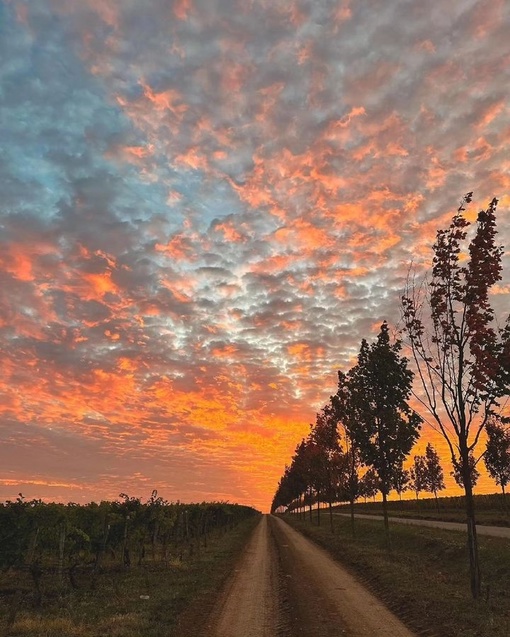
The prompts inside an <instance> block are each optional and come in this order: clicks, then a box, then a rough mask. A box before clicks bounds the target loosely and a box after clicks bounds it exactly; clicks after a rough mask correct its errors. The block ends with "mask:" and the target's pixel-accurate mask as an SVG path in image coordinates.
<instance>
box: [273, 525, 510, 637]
mask: <svg viewBox="0 0 510 637" xmlns="http://www.w3.org/2000/svg"><path fill="white" fill-rule="evenodd" d="M284 519H285V520H286V521H287V522H289V523H290V524H291V525H292V526H293V527H294V528H296V529H298V530H299V531H301V532H302V533H303V534H304V535H306V536H308V537H310V538H311V539H312V540H314V541H315V542H317V543H318V544H320V545H321V546H323V547H324V548H325V549H327V550H328V551H329V552H330V553H331V554H332V555H333V557H334V558H335V559H337V560H338V561H339V562H341V563H342V564H344V565H346V566H347V567H348V568H349V570H351V572H353V573H355V574H357V575H358V576H359V577H360V579H361V580H362V581H363V582H364V583H365V584H366V585H367V586H368V587H369V588H370V589H372V590H373V591H374V592H375V593H376V594H377V595H378V596H379V597H380V598H381V599H383V600H384V601H385V603H386V604H387V605H388V606H389V607H390V608H391V609H392V610H393V611H394V612H395V613H396V614H397V615H399V616H400V617H401V618H402V619H403V620H404V621H406V623H407V624H408V625H409V626H410V627H411V628H412V629H414V630H415V631H416V632H417V633H421V634H427V635H435V636H437V637H508V635H510V596H509V594H508V591H510V544H509V542H508V540H504V539H500V538H489V537H484V538H479V540H480V560H481V564H482V575H483V580H484V584H483V597H482V599H480V600H476V601H474V600H473V599H472V598H471V594H470V591H469V580H468V565H467V548H466V539H465V534H463V533H460V532H455V531H442V530H439V529H428V528H425V527H423V528H420V527H410V526H408V525H403V524H402V525H399V524H393V525H392V527H391V542H392V550H391V552H388V550H387V548H386V542H385V536H384V531H383V526H382V522H377V521H369V520H357V521H356V526H355V536H354V537H353V534H352V531H351V527H350V521H349V520H347V519H345V518H339V519H336V520H335V533H334V534H332V533H331V531H330V529H329V525H327V524H325V523H324V524H323V526H321V527H317V526H313V525H310V523H309V522H304V521H301V520H298V519H297V516H294V515H286V516H284Z"/></svg>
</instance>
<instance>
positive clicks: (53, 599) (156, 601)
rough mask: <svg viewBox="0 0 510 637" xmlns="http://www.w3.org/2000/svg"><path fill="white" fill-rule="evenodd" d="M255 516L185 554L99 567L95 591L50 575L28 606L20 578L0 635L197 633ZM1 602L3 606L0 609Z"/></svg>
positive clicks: (151, 636) (1, 580)
mask: <svg viewBox="0 0 510 637" xmlns="http://www.w3.org/2000/svg"><path fill="white" fill-rule="evenodd" d="M259 519H260V518H259V516H253V517H252V518H251V519H248V520H245V521H244V522H241V523H240V524H239V525H238V526H236V527H235V528H234V529H233V530H231V531H229V532H226V533H222V534H218V535H215V536H214V537H210V538H209V542H208V545H207V548H205V547H203V546H202V547H201V548H200V550H199V551H196V550H195V552H194V555H193V556H192V558H191V559H184V560H183V561H180V560H177V559H176V560H174V561H172V562H171V563H170V564H169V565H168V566H165V565H163V564H158V563H151V562H148V563H147V564H146V565H144V566H143V567H133V568H129V569H120V568H105V570H104V571H103V573H102V574H101V576H100V577H99V580H98V582H97V586H96V588H95V590H91V588H90V587H89V586H88V583H87V582H86V581H83V582H81V584H82V585H81V586H80V588H79V589H78V590H65V591H62V589H60V588H59V586H58V581H57V577H56V576H54V577H51V578H49V577H47V578H46V580H43V581H42V582H41V584H42V589H43V599H42V605H41V606H40V608H34V607H33V599H32V593H31V591H30V582H29V581H28V580H27V582H26V583H25V584H24V590H23V601H22V604H21V605H20V607H21V610H20V611H19V612H18V613H17V615H16V619H15V622H14V624H13V625H12V626H11V627H10V628H9V629H7V627H4V626H3V625H2V622H1V620H0V635H1V636H2V637H140V636H141V635H143V636H144V637H198V636H199V635H204V634H206V631H205V632H204V626H205V624H206V621H207V619H208V617H209V614H210V611H211V609H212V607H213V604H214V601H215V600H216V598H217V594H218V590H219V589H220V588H221V586H222V585H223V583H224V582H225V580H226V578H227V577H228V576H229V575H230V573H231V572H232V570H233V568H234V565H235V564H236V562H237V560H238V559H239V556H240V554H241V552H242V549H243V548H244V546H245V544H246V541H247V540H248V537H249V535H250V534H251V532H252V530H253V528H254V527H255V525H256V524H257V523H258V521H259ZM8 576H9V574H6V573H4V574H3V575H0V617H1V616H4V617H6V616H7V615H8V612H9V604H8V598H9V596H8V595H7V594H5V595H2V591H4V592H8V591H9V589H10V588H11V589H12V582H9V581H8ZM2 606H3V608H2Z"/></svg>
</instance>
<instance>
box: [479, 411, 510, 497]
mask: <svg viewBox="0 0 510 637" xmlns="http://www.w3.org/2000/svg"><path fill="white" fill-rule="evenodd" d="M486 429H487V443H486V446H485V454H484V456H483V458H484V462H485V466H486V467H487V471H488V472H489V475H490V477H491V478H492V479H493V480H494V481H495V482H496V484H498V485H499V486H500V487H501V491H502V493H503V502H505V506H506V500H505V487H506V485H507V484H508V483H509V482H510V431H509V430H508V429H506V428H505V427H503V426H502V425H501V424H500V423H499V422H498V420H497V419H496V418H492V419H491V420H489V422H488V423H487V425H486Z"/></svg>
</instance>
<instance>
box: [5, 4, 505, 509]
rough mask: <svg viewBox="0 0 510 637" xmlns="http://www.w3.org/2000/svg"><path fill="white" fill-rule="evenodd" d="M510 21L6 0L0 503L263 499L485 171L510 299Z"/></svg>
mask: <svg viewBox="0 0 510 637" xmlns="http://www.w3.org/2000/svg"><path fill="white" fill-rule="evenodd" d="M509 32H510V4H509V3H508V2H506V1H505V0H448V1H447V2H443V3H426V2H423V1H422V0H396V1H394V2H389V3H383V2H376V1H374V0H356V1H355V0H335V1H333V0H271V1H269V0H253V1H250V2H246V0H165V1H160V0H147V1H146V2H135V1H134V0H127V1H124V0H38V1H37V2H32V1H30V0H3V2H2V0H0V60H1V61H0V139H1V145H0V193H1V199H0V246H1V250H0V276H1V287H0V349H1V354H2V364H1V366H0V416H1V419H0V440H1V442H0V500H4V499H12V498H15V497H16V496H17V494H18V493H19V492H22V493H23V494H24V495H25V496H26V497H28V498H32V497H37V498H39V497H41V498H43V499H45V500H59V501H65V502H67V501H75V502H80V503H81V502H88V501H90V500H100V499H112V498H115V497H117V496H118V494H119V493H121V492H123V493H128V494H129V495H136V496H141V497H148V496H149V495H150V493H151V491H152V490H153V489H157V490H158V493H159V494H160V495H161V496H163V497H165V498H166V499H168V500H177V499H179V500H181V501H203V500H212V499H214V500H229V501H231V502H241V503H243V504H249V505H253V506H256V507H258V508H260V509H262V510H267V509H268V507H269V504H270V500H271V497H272V495H273V493H274V490H275V488H276V484H277V481H278V479H279V477H280V476H281V475H282V472H283V469H284V466H285V463H288V462H289V461H290V457H291V454H292V452H293V450H294V447H295V446H296V444H297V443H298V442H299V440H300V439H301V438H302V437H303V436H304V435H306V434H307V432H308V430H309V424H310V423H312V422H314V420H315V413H316V412H317V411H318V410H319V409H320V408H321V407H322V406H323V405H324V404H325V402H327V400H328V399H329V396H330V394H332V393H334V392H335V391H336V381H337V378H336V372H337V370H338V369H343V370H344V371H347V370H348V369H349V367H350V366H351V365H352V364H353V362H354V359H355V356H356V354H357V351H358V348H359V343H360V341H361V339H362V338H367V339H372V338H374V337H375V335H376V334H377V332H378V330H379V326H380V324H381V323H382V321H383V320H384V319H386V320H388V322H389V323H390V324H391V325H392V326H396V325H397V323H398V321H399V298H400V296H401V294H402V290H403V287H404V282H405V279H406V275H407V273H408V271H409V267H410V264H411V263H414V264H415V266H416V268H417V270H418V271H419V272H420V271H423V270H424V268H425V267H428V266H429V265H430V262H431V258H432V252H431V245H432V243H433V241H434V237H435V233H436V231H437V230H438V229H439V228H441V227H444V226H445V225H447V224H448V221H449V218H450V216H451V214H452V213H453V211H454V210H455V209H456V208H457V206H458V203H459V201H460V199H461V197H462V195H463V194H464V193H466V192H468V191H474V193H475V195H474V200H473V206H472V209H473V211H474V212H476V211H477V210H478V209H479V208H480V207H485V206H486V205H487V203H488V202H489V201H490V200H491V199H492V197H498V198H499V199H500V204H499V207H498V228H499V241H500V242H501V243H502V244H504V245H505V246H506V250H505V254H504V257H503V280H502V281H501V282H500V283H499V285H498V286H497V287H496V289H495V294H494V297H493V300H494V305H495V307H496V308H497V310H498V312H499V315H500V316H503V314H504V313H505V311H506V313H508V309H509V307H510V251H509V248H510V212H509V211H510V161H509V153H510V101H509V98H508V87H509V86H510V45H509V43H508V33H509ZM427 441H432V443H433V444H434V445H435V446H436V447H437V448H438V449H440V450H441V451H442V453H443V454H444V452H445V449H444V444H443V442H442V440H441V439H440V438H439V436H438V435H437V434H436V433H435V432H432V431H431V430H429V429H428V428H425V430H424V437H423V439H422V440H421V441H420V443H419V447H418V448H417V450H416V453H423V450H424V448H425V445H426V443H427ZM444 457H445V474H449V472H450V465H449V461H448V460H447V458H446V456H444ZM448 478H449V476H448ZM448 487H449V490H448V491H447V492H446V493H448V494H450V493H457V490H456V488H455V487H454V485H453V481H452V480H451V479H448ZM496 490H497V487H496V486H495V485H494V483H493V482H492V481H491V480H490V479H489V478H488V477H487V476H485V475H484V476H483V477H482V479H481V481H480V482H479V485H478V487H477V491H478V492H493V491H496Z"/></svg>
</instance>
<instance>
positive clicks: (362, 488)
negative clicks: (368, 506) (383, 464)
mask: <svg viewBox="0 0 510 637" xmlns="http://www.w3.org/2000/svg"><path fill="white" fill-rule="evenodd" d="M379 488H380V487H379V477H378V475H377V473H376V471H375V470H374V469H373V468H370V469H368V471H366V472H365V474H364V476H363V477H362V478H361V480H360V482H359V494H360V496H362V497H363V498H365V502H366V501H367V498H375V496H376V495H377V492H378V491H379Z"/></svg>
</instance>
